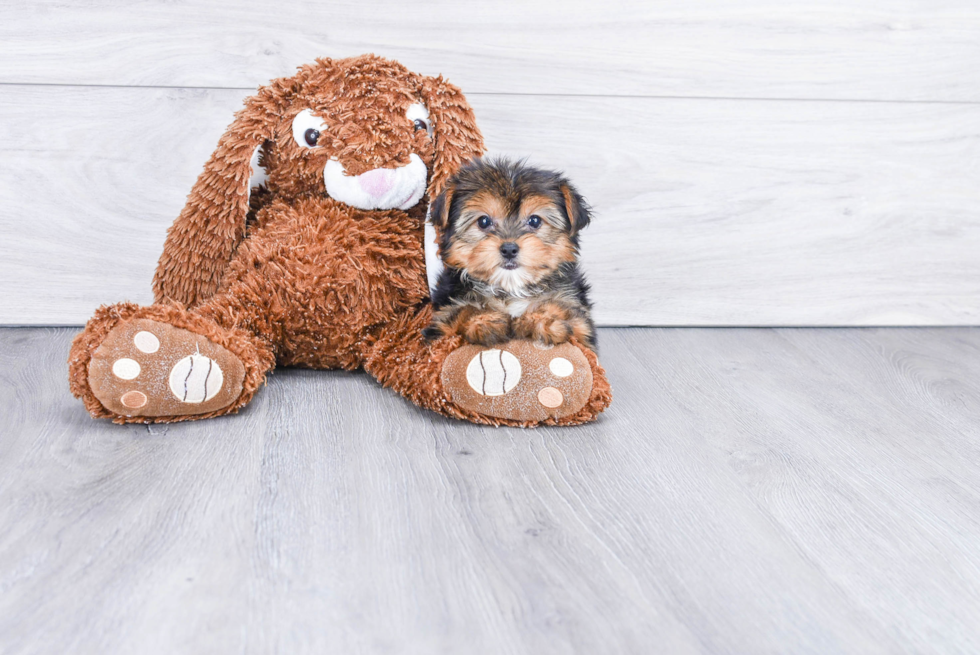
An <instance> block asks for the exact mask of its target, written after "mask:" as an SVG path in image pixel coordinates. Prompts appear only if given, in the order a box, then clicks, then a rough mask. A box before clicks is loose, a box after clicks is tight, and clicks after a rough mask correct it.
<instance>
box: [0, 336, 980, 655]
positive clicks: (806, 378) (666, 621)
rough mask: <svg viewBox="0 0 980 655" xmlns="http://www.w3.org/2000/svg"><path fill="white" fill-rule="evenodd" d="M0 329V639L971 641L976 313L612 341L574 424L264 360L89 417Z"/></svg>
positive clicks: (60, 381) (881, 646) (499, 648)
mask: <svg viewBox="0 0 980 655" xmlns="http://www.w3.org/2000/svg"><path fill="white" fill-rule="evenodd" d="M72 336H73V331H72V330H66V329H2V330H0V434H2V435H3V438H2V439H0V589H2V590H3V593H2V594H0V650H3V652H4V653H10V654H18V653H61V652H77V653H90V652H91V653H95V652H98V653H117V652H118V653H122V652H126V653H130V652H140V653H149V654H152V653H158V652H159V653H165V652H176V651H179V652H187V653H197V652H201V653H205V652H206V653H222V652H255V653H264V652H323V653H388V652H391V653H394V652H425V653H441V652H445V653H456V652H462V651H465V652H471V653H476V654H480V653H502V652H506V653H543V654H550V653H573V652H576V653H578V652H588V653H646V652H649V651H650V648H651V647H656V648H657V649H658V650H663V651H664V652H702V653H721V652H794V653H797V652H799V653H811V652H812V653H828V652H842V653H844V652H855V653H873V652H891V653H896V652H935V653H959V652H973V651H975V650H977V647H978V646H980V629H978V628H977V626H976V622H975V621H974V620H973V619H974V618H975V616H976V614H977V611H978V610H980V597H978V594H977V591H976V590H977V589H978V588H980V584H978V583H980V553H978V552H977V550H976V548H975V544H976V542H977V538H978V537H980V534H978V533H980V502H978V500H980V493H978V492H977V489H978V488H980V487H978V483H980V464H978V463H977V462H978V461H980V459H978V458H977V457H976V449H977V446H976V440H975V432H976V429H975V426H976V425H977V420H978V419H980V404H978V402H977V400H976V399H977V398H978V397H980V393H978V392H980V388H978V383H977V382H976V377H975V375H973V372H975V371H976V370H977V367H978V366H980V330H976V329H891V330H881V329H878V330H853V329H851V330H745V329H739V330H717V329H714V330H706V329H632V330H603V331H601V334H600V339H601V343H602V353H601V354H602V359H603V362H604V363H605V365H606V367H607V368H608V370H609V373H610V379H611V381H612V382H613V386H614V389H615V394H616V399H615V403H614V404H613V406H612V408H611V409H610V410H609V412H608V413H607V414H605V415H604V416H603V417H602V419H601V420H600V421H599V422H598V423H596V424H594V425H591V426H585V427H581V428H574V429H540V430H525V431H522V430H507V429H499V430H495V429H492V428H483V427H478V426H472V425H468V424H464V423H458V422H455V421H450V420H446V419H442V418H441V417H438V416H434V415H431V414H428V413H426V412H423V411H421V410H418V409H416V408H414V407H412V406H411V405H409V404H408V403H406V402H404V401H403V400H401V399H400V398H398V397H396V396H395V395H393V394H391V393H390V392H388V391H386V390H384V389H381V388H379V387H378V386H377V385H376V384H374V383H373V382H372V381H371V380H370V379H369V378H368V377H367V376H365V375H363V374H360V373H343V372H325V371H300V370H282V371H277V372H276V373H275V374H274V376H273V378H272V380H271V381H270V384H269V385H268V387H266V388H265V389H263V390H262V391H261V392H260V394H259V395H258V396H257V397H256V399H255V401H254V402H253V403H252V404H251V405H250V406H249V407H248V408H247V409H246V410H245V411H243V412H242V413H241V414H239V415H237V416H233V417H225V418H222V419H217V420H212V421H205V422H195V423H185V424H178V425H171V426H151V427H150V428H147V427H145V426H116V425H112V424H109V423H106V422H104V421H92V420H91V419H89V418H88V416H87V415H86V414H85V413H84V410H83V408H82V407H81V404H80V403H78V402H77V401H75V400H74V399H72V398H70V396H69V395H68V393H67V390H66V388H65V387H66V385H65V381H64V380H65V374H66V371H65V368H66V365H65V363H64V360H65V357H66V352H67V349H68V344H69V341H70V339H71V337H72Z"/></svg>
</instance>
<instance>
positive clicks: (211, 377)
mask: <svg viewBox="0 0 980 655" xmlns="http://www.w3.org/2000/svg"><path fill="white" fill-rule="evenodd" d="M88 378H89V386H90V387H91V388H92V392H93V393H94V394H95V397H96V398H98V399H99V402H101V403H102V404H103V405H104V406H105V407H106V409H108V410H110V411H112V412H115V413H117V414H119V415H121V416H181V415H189V414H206V413H208V412H213V411H216V410H219V409H221V408H223V407H227V406H228V405H230V404H232V403H233V402H234V401H235V400H236V399H237V398H238V396H239V395H241V393H242V381H243V380H244V379H245V367H244V366H243V365H242V362H241V361H240V360H239V359H238V357H236V356H235V355H234V354H232V353H231V352H230V351H228V350H227V349H225V348H222V347H221V346H219V345H217V344H215V343H212V342H211V341H209V340H208V339H207V337H203V336H201V335H199V334H194V333H193V332H189V331H188V330H183V329H181V328H176V327H173V326H172V325H167V324H166V323H160V322H158V321H151V320H149V319H134V320H130V321H125V322H123V323H120V324H119V325H118V326H116V327H115V328H113V330H112V331H111V332H109V335H108V336H107V337H106V338H105V340H104V341H103V342H102V344H101V345H100V346H99V347H98V348H96V350H95V352H94V353H92V360H91V361H90V362H89V366H88Z"/></svg>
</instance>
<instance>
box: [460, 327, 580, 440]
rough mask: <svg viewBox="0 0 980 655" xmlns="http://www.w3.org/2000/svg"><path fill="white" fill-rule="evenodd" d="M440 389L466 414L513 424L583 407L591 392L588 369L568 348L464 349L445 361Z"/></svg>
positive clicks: (511, 345) (512, 345) (520, 344)
mask: <svg viewBox="0 0 980 655" xmlns="http://www.w3.org/2000/svg"><path fill="white" fill-rule="evenodd" d="M442 385H443V388H445V389H446V390H447V391H448V392H449V394H450V396H452V399H453V401H454V402H455V403H456V404H457V405H459V406H460V407H463V408H464V409H468V410H471V411H474V412H479V413H480V414H484V415H486V416H493V417H496V418H506V419H512V420H515V421H529V422H531V421H543V420H545V419H547V418H561V417H563V416H569V415H571V414H574V413H575V412H577V411H579V410H580V409H582V407H584V406H585V403H586V402H587V401H588V399H589V395H590V394H591V393H592V369H591V367H590V366H589V362H588V360H587V359H586V358H585V355H583V354H582V351H581V350H579V349H578V348H576V347H575V346H573V345H572V344H570V343H563V344H561V345H560V346H555V347H546V346H543V345H541V344H536V343H532V342H530V341H523V340H522V341H510V342H508V343H506V344H504V345H502V346H500V347H499V348H485V347H482V346H474V345H465V346H462V347H460V348H458V349H456V350H454V351H453V352H452V353H450V354H449V356H448V357H447V358H446V362H445V363H444V364H443V367H442Z"/></svg>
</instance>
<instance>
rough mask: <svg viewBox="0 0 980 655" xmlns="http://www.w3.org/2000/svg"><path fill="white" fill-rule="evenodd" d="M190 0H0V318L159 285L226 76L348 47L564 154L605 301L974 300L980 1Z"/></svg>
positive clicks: (752, 309)
mask: <svg viewBox="0 0 980 655" xmlns="http://www.w3.org/2000/svg"><path fill="white" fill-rule="evenodd" d="M207 4H208V7H207V8H204V7H188V6H184V5H179V4H174V3H171V2H165V1H163V0H160V1H152V0H151V1H146V2H141V3H139V4H137V5H133V6H123V5H121V4H119V3H115V2H109V1H105V0H93V1H90V2H82V1H81V0H70V1H67V2H57V3H54V2H43V1H40V2H30V3H27V2H19V3H11V2H0V8H2V11H0V15H2V16H3V18H4V20H2V21H0V154H2V156H0V289H2V291H0V294H2V295H0V300H2V302H0V323H4V324H17V325H24V324H77V323H82V322H84V321H85V320H86V319H87V318H88V316H89V315H90V314H91V312H92V311H93V309H94V308H95V307H96V306H97V305H99V304H101V303H104V302H114V301H118V300H124V299H130V300H134V301H138V302H149V301H150V300H151V294H150V280H151V277H152V272H153V268H154V266H155V264H156V259H157V256H158V255H159V252H160V249H161V247H162V243H163V239H164V234H165V230H166V228H167V226H168V225H169V224H170V222H171V221H172V220H173V218H174V217H175V216H176V215H177V213H178V212H179V211H180V208H181V206H182V205H183V201H184V197H185V196H186V194H187V192H188V191H189V190H190V188H191V185H192V184H193V182H194V180H195V179H196V177H197V175H198V173H199V172H200V169H201V166H202V165H203V164H204V161H205V160H206V159H207V157H208V155H209V154H210V152H211V151H212V150H213V148H214V146H215V144H216V142H217V139H218V137H219V136H220V135H221V133H222V131H223V130H224V128H225V126H226V125H227V124H228V123H229V122H230V120H231V116H232V113H233V112H234V111H235V110H236V109H237V108H238V107H239V105H240V104H241V100H242V98H243V97H245V96H246V95H248V94H249V93H251V91H253V90H254V88H255V87H256V86H258V85H259V84H263V83H265V82H266V81H268V80H269V79H271V78H273V77H277V76H282V75H289V74H291V72H292V71H293V70H294V69H295V67H296V66H297V65H299V64H302V63H305V62H308V61H311V60H312V59H313V58H315V57H317V56H332V57H343V56H350V55H356V54H360V53H363V52H375V53H377V54H379V55H383V56H387V57H392V58H396V59H399V60H401V61H402V62H403V63H405V64H406V65H407V66H409V67H410V68H412V69H414V70H417V71H419V72H421V73H426V74H437V73H443V74H445V75H446V76H447V77H448V78H449V79H450V80H451V81H453V82H454V83H456V84H458V85H459V86H461V87H462V88H463V90H464V91H465V92H466V93H467V96H468V97H469V99H470V101H471V103H472V104H473V106H474V108H475V109H476V113H477V119H478V121H479V123H480V126H481V128H482V130H483V132H484V135H485V136H486V138H487V142H488V145H489V147H490V149H491V151H493V152H497V153H507V154H512V155H519V156H530V159H531V161H532V162H535V163H539V164H542V165H546V166H551V167H555V168H561V169H564V170H565V171H567V172H568V173H569V174H570V175H571V177H572V179H573V180H574V181H575V182H576V183H577V185H578V186H579V188H580V190H581V191H582V192H583V193H584V194H585V195H586V196H587V197H588V199H589V200H590V201H591V202H592V204H593V205H594V207H595V209H596V212H597V216H596V220H595V223H594V224H593V226H592V227H590V228H589V229H588V230H587V231H586V232H585V234H584V236H583V250H584V259H585V263H586V268H587V270H588V272H589V275H590V278H591V280H592V282H593V286H594V288H595V300H596V306H597V307H596V319H597V322H598V323H600V324H602V325H868V324H878V325H902V324H910V325H911V324H933V325H953V324H976V323H978V319H980V261H978V259H980V258H978V256H977V253H978V252H980V166H978V160H980V4H978V3H976V2H975V0H945V1H944V0H938V1H934V2H925V1H923V2H885V1H883V0H805V1H799V2H797V1H795V0H788V1H781V2H764V1H762V0H719V1H717V2H708V1H698V0H653V1H650V0H647V1H641V0H634V1H632V2H610V3H594V2H557V0H548V1H547V2H539V3H525V2H518V1H516V0H515V1H513V2H495V3H481V4H485V5H487V6H476V3H462V2H433V1H430V0H424V1H422V2H415V3H395V2H376V3H370V2H363V3H356V4H332V3H325V2H285V3H275V2H268V1H266V2H256V1H252V0H245V1H235V2H231V1H230V0H222V1H216V2H209V3H207ZM600 5H601V6H600Z"/></svg>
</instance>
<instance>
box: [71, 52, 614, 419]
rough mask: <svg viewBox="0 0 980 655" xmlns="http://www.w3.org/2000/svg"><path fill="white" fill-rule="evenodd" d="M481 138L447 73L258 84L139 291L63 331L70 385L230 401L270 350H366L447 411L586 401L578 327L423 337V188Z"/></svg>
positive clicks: (371, 362) (103, 412) (372, 63)
mask: <svg viewBox="0 0 980 655" xmlns="http://www.w3.org/2000/svg"><path fill="white" fill-rule="evenodd" d="M482 151H483V142H482V137H481V135H480V133H479V130H478V129H477V127H476V122H475V119H474V118H473V114H472V110H471V109H470V107H469V105H468V104H467V103H466V100H465V98H464V97H463V96H462V94H461V93H460V92H459V90H458V89H456V88H455V87H453V86H452V85H450V84H448V83H446V82H445V81H444V80H442V78H430V77H423V76H420V75H417V74H414V73H411V72H410V71H408V70H406V69H405V68H404V67H403V66H401V65H399V64H397V63H396V62H391V61H387V60H384V59H381V58H378V57H374V56H371V55H368V56H363V57H357V58H353V59H346V60H339V61H330V60H318V61H317V62H316V63H315V64H313V65H310V66H304V67H302V68H301V69H300V71H299V73H298V74H297V75H296V76H294V77H292V78H287V79H281V80H276V81H274V82H273V83H272V84H270V85H269V86H266V87H263V88H261V89H260V90H259V93H258V94H257V95H255V96H253V97H252V98H249V99H248V100H247V101H246V104H245V108H244V109H243V110H242V111H241V112H239V113H238V114H237V115H236V119H235V121H234V123H233V124H232V125H231V126H230V127H229V129H228V131H227V132H226V134H225V135H224V136H223V137H222V139H221V141H220V142H219V145H218V149H217V150H216V151H215V153H214V155H213V156H212V157H211V159H210V161H209V162H208V164H207V165H206V167H205V170H204V173H202V175H201V177H200V178H199V179H198V182H197V184H196V185H195V187H194V189H193V190H192V191H191V194H190V196H189V197H188V202H187V205H186V206H185V208H184V210H183V211H182V212H181V215H180V217H178V219H177V220H176V221H175V223H174V225H173V226H172V227H171V229H170V231H169V233H168V237H167V242H166V244H165V247H164V253H163V255H162V257H161V259H160V264H159V266H158V269H157V274H156V278H155V280H154V291H155V296H156V302H155V304H153V305H150V306H145V307H140V306H137V305H133V304H129V303H122V304H117V305H111V306H106V307H102V308H100V309H99V311H98V312H96V314H95V316H94V317H93V318H92V319H91V320H90V321H89V323H88V324H87V325H86V328H85V330H84V331H83V332H82V333H81V334H79V336H78V337H77V338H76V339H75V342H74V344H73V346H72V351H71V355H70V359H69V365H70V382H71V387H72V391H73V393H75V395H76V396H78V397H80V398H82V400H83V401H84V402H85V405H86V407H87V408H88V410H89V412H90V413H91V414H92V415H93V416H95V417H105V418H112V419H113V420H115V421H117V422H154V421H176V420H186V419H191V418H205V417H209V416H217V415H221V414H225V413H228V412H230V411H234V410H237V409H238V408H240V407H242V406H243V405H245V404H246V403H247V402H248V401H249V400H250V399H251V397H252V396H253V395H254V393H255V392H256V391H257V390H258V388H259V386H260V385H261V384H262V383H263V381H264V380H265V376H266V374H267V373H268V372H269V371H270V370H271V369H272V368H273V367H274V366H275V365H276V364H278V365H286V366H305V367H311V368H345V369H356V368H361V367H363V368H364V369H365V370H367V371H368V372H369V373H370V374H372V375H373V376H375V377H376V378H377V379H378V380H379V381H381V382H382V383H383V384H384V385H385V386H389V387H392V388H394V389H395V390H397V391H398V392H399V393H401V394H402V395H404V396H406V397H407V398H409V399H410V400H412V401H413V402H415V403H417V404H419V405H421V406H423V407H427V408H430V409H433V410H436V411H439V412H440V413H442V414H445V415H448V416H453V417H457V418H464V419H468V420H471V421H475V422H481V423H489V424H510V425H527V426H529V425H536V424H540V423H547V424H573V423H580V422H584V421H588V420H592V419H594V418H595V417H596V415H597V414H598V413H599V412H601V411H602V410H603V409H604V408H605V407H606V406H607V405H608V403H609V400H610V393H609V386H608V383H607V382H606V380H605V376H604V373H603V371H602V369H601V367H599V365H598V362H597V360H596V358H595V355H594V354H593V353H592V352H591V351H589V350H588V349H585V348H583V347H581V346H580V345H579V344H576V343H569V344H563V345H562V346H558V347H556V348H554V349H553V350H551V351H546V350H541V349H538V348H534V347H532V345H531V344H528V343H527V342H514V343H512V344H509V345H505V346H504V347H502V348H499V349H495V350H492V351H488V350H487V349H481V348H476V347H474V346H462V345H461V344H460V341H459V339H458V337H453V338H444V339H440V340H439V341H436V342H434V343H428V342H426V341H425V340H424V339H423V338H422V336H421V330H422V328H424V327H425V326H426V325H427V324H428V322H429V319H430V316H431V310H430V306H429V304H428V299H429V289H428V286H427V279H426V274H425V258H424V244H423V235H424V221H425V215H426V210H427V207H428V199H429V198H434V197H435V195H436V194H438V192H439V191H440V189H441V188H442V186H443V185H444V184H445V182H446V180H447V179H448V178H449V176H450V175H452V173H453V172H454V171H455V170H456V169H457V168H458V167H459V166H460V164H461V163H462V162H463V161H465V160H467V159H469V158H472V157H475V156H479V155H480V154H482ZM256 164H260V165H261V167H262V169H264V171H265V176H266V177H265V178H264V179H262V180H261V181H260V182H259V181H258V180H257V179H256V174H258V173H262V170H261V169H259V168H258V167H257V166H256ZM556 358H557V359H561V360H563V362H570V363H571V364H572V367H571V368H572V371H573V372H572V373H571V374H567V372H566V371H567V369H568V367H567V366H564V364H563V365H562V366H560V367H557V368H556V367H555V366H552V365H551V364H552V362H554V361H556ZM515 362H517V363H516V364H515ZM495 366H496V368H495ZM497 369H499V371H498V370H497ZM552 370H559V371H560V372H562V373H565V374H563V375H560V376H559V375H556V374H553V373H551V372H550V371H552ZM508 375H509V378H508ZM501 376H502V377H501ZM497 378H500V380H501V381H500V384H499V386H500V388H499V390H498V389H497V388H496V386H495V385H496V384H497ZM545 388H547V389H549V390H550V391H548V393H545V394H543V395H541V390H542V389H545ZM555 390H557V391H558V394H557V395H556V394H555V393H553V392H554V391H555ZM539 395H540V397H541V398H544V399H546V400H541V401H539V400H538V396H539ZM558 397H560V398H561V403H560V404H558V405H556V406H548V405H555V402H554V401H553V400H552V399H554V398H558Z"/></svg>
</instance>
